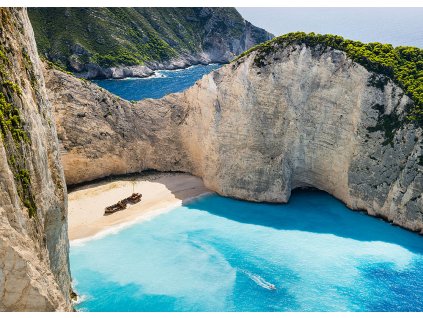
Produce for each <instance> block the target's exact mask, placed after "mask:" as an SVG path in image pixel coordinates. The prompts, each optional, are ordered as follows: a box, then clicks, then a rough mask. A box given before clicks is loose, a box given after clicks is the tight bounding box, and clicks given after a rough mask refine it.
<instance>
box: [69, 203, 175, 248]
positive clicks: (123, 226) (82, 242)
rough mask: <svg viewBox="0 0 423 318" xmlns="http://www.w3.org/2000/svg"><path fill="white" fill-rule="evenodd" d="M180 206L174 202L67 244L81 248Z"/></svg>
mask: <svg viewBox="0 0 423 318" xmlns="http://www.w3.org/2000/svg"><path fill="white" fill-rule="evenodd" d="M181 205H182V202H176V203H174V204H170V205H169V206H167V207H165V208H161V209H155V210H150V211H147V212H146V213H143V214H142V215H140V216H138V217H137V218H135V219H133V220H130V221H127V222H123V223H120V224H117V225H113V226H110V227H108V228H106V229H104V230H101V231H100V232H98V233H97V234H94V235H92V236H88V237H85V238H81V239H75V240H71V241H69V244H70V246H83V245H85V244H86V243H87V242H89V241H93V240H98V239H101V238H103V237H105V236H108V235H112V234H117V233H119V232H120V231H122V230H123V229H126V228H128V227H130V226H132V225H134V224H137V223H141V222H145V221H148V220H151V219H152V218H154V217H155V216H158V215H160V214H163V213H167V212H170V211H172V210H173V209H175V208H177V207H180V206H181Z"/></svg>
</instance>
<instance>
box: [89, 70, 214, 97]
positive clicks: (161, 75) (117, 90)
mask: <svg viewBox="0 0 423 318" xmlns="http://www.w3.org/2000/svg"><path fill="white" fill-rule="evenodd" d="M220 66H221V65H219V64H209V65H195V66H191V67H188V68H186V69H180V70H173V71H156V74H155V75H153V76H150V77H147V78H134V77H131V78H126V79H119V80H116V79H107V80H95V81H93V82H94V83H96V84H97V85H99V86H101V87H103V88H105V89H107V90H108V91H110V92H112V93H113V94H115V95H118V96H120V97H122V98H124V99H127V100H141V99H144V98H161V97H163V96H165V95H167V94H170V93H177V92H182V91H184V90H185V89H187V88H188V87H191V86H192V85H193V84H194V83H195V82H196V81H198V80H199V79H200V78H202V77H203V75H205V74H208V73H210V72H211V71H212V70H215V69H217V68H219V67H220Z"/></svg>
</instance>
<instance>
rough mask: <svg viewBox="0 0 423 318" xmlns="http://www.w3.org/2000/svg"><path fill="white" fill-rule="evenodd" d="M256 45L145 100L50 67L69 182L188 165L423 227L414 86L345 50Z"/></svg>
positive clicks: (233, 186) (210, 180)
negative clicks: (408, 90) (185, 84)
mask: <svg viewBox="0 0 423 318" xmlns="http://www.w3.org/2000/svg"><path fill="white" fill-rule="evenodd" d="M256 54H258V53H257V52H252V53H250V54H249V55H247V56H245V57H243V58H241V59H239V60H238V61H235V62H232V63H231V64H228V65H226V66H224V67H222V68H221V69H219V70H217V71H214V72H212V73H211V74H209V75H207V76H204V77H203V78H202V79H201V80H200V81H198V82H197V83H196V84H195V85H194V86H192V87H191V88H190V89H188V90H187V91H185V92H183V93H178V94H171V95H168V96H166V97H164V98H162V99H158V100H150V99H147V100H144V101H141V102H138V103H129V102H126V101H123V100H121V99H119V98H117V97H116V96H114V95H112V94H110V93H108V92H106V91H104V90H102V89H99V88H97V87H96V86H95V85H94V84H90V83H86V82H84V81H80V80H77V79H74V78H72V77H71V76H69V75H67V74H63V73H60V72H58V71H55V70H46V77H47V87H48V89H49V96H50V99H51V100H52V101H53V104H54V107H55V112H56V119H57V126H58V134H59V139H60V143H61V147H62V160H63V163H64V168H65V175H66V180H67V183H69V184H74V183H79V182H83V181H87V180H93V179H96V178H100V177H104V176H107V175H112V174H119V173H127V172H135V171H141V170H144V169H158V170H163V171H175V170H177V171H186V172H190V173H192V174H195V175H197V176H201V177H202V178H203V181H204V183H205V185H206V186H207V187H208V188H210V189H211V190H214V191H216V192H218V193H220V194H222V195H225V196H231V197H236V198H240V199H245V200H251V201H268V202H287V201H288V200H289V197H290V194H291V191H292V190H293V189H295V188H298V187H316V188H319V189H322V190H324V191H327V192H328V193H330V194H332V195H334V196H335V197H337V198H339V199H340V200H342V201H343V202H344V203H346V204H347V205H348V206H349V207H351V208H353V209H358V210H365V211H367V213H369V214H372V215H378V216H380V217H383V218H386V219H388V220H390V221H393V222H394V223H396V224H399V225H401V226H403V227H406V228H408V229H411V230H415V231H422V229H423V208H422V206H423V199H422V192H423V175H422V170H423V167H422V163H421V161H422V160H421V158H422V157H421V156H422V129H421V128H416V127H415V126H414V125H413V123H411V122H409V121H406V120H404V119H405V111H404V110H405V108H406V107H410V105H412V103H413V101H412V100H411V99H410V98H409V97H407V96H406V95H405V94H404V92H403V91H402V89H401V88H399V87H398V86H396V85H395V84H394V83H393V82H391V81H390V80H388V79H384V78H381V75H378V74H374V73H372V72H369V71H368V70H366V69H365V68H364V67H363V66H361V65H359V64H357V63H354V62H353V61H352V60H350V59H349V58H348V57H347V56H346V54H345V53H344V52H341V51H338V50H335V49H327V50H319V48H311V47H308V46H306V45H291V46H287V47H285V48H281V49H277V50H273V51H272V52H269V53H268V54H267V55H265V56H262V57H260V59H256ZM257 60H259V62H257ZM380 83H383V85H379V84H380ZM386 120H388V121H389V122H390V123H393V125H385V123H386ZM392 127H394V128H392Z"/></svg>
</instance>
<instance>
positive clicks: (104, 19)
mask: <svg viewBox="0 0 423 318" xmlns="http://www.w3.org/2000/svg"><path fill="white" fill-rule="evenodd" d="M28 14H29V17H30V20H31V23H32V26H33V28H34V34H35V39H36V42H37V46H38V51H39V52H40V55H43V56H45V57H46V58H47V59H48V60H50V61H52V62H54V63H56V64H58V65H60V66H61V67H62V68H64V69H66V70H70V71H79V70H78V67H76V66H75V65H78V64H82V65H83V64H87V63H94V64H98V65H100V66H101V67H110V66H118V65H142V64H143V63H145V62H163V61H168V60H170V59H172V58H175V57H179V56H183V55H190V54H195V53H199V52H203V51H205V50H207V49H208V48H210V47H211V46H213V43H214V42H213V41H214V40H217V41H221V42H222V41H223V42H225V41H227V42H228V43H229V42H230V41H228V39H232V38H234V39H237V40H241V38H242V35H243V34H244V32H245V29H246V21H245V20H244V19H243V18H242V16H241V15H240V14H239V13H238V12H237V11H236V10H235V8H29V9H28ZM252 33H253V34H254V40H255V41H254V42H253V43H254V44H256V43H260V42H264V41H266V40H268V39H270V38H271V36H269V33H267V32H266V31H264V30H262V29H260V28H256V27H254V26H252ZM248 47H249V46H248ZM233 53H234V54H239V53H240V51H237V52H233Z"/></svg>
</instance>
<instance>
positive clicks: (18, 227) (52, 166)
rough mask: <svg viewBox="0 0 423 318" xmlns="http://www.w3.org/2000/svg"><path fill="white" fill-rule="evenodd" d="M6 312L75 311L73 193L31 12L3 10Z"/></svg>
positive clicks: (1, 241)
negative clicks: (70, 211) (69, 206)
mask: <svg viewBox="0 0 423 318" xmlns="http://www.w3.org/2000/svg"><path fill="white" fill-rule="evenodd" d="M0 16H1V19H0V50H1V54H0V81H1V84H2V85H1V89H0V102H1V104H0V107H1V108H0V115H1V116H0V120H1V138H0V311H55V310H57V311H70V310H71V309H72V308H71V300H70V290H71V285H70V272H69V261H68V259H69V256H68V254H69V243H68V234H67V207H66V206H67V194H66V185H65V182H64V176H63V169H62V166H61V163H60V157H59V152H58V141H57V135H56V130H55V127H54V119H53V117H52V114H51V104H50V102H49V101H48V99H47V97H46V91H45V86H44V79H43V74H42V72H41V68H40V65H41V64H40V61H39V59H38V53H37V50H36V46H35V41H34V36H33V33H32V28H31V25H30V23H29V20H28V17H27V13H26V10H25V9H18V8H0Z"/></svg>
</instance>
